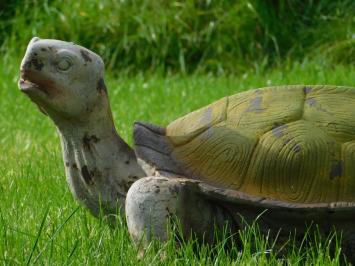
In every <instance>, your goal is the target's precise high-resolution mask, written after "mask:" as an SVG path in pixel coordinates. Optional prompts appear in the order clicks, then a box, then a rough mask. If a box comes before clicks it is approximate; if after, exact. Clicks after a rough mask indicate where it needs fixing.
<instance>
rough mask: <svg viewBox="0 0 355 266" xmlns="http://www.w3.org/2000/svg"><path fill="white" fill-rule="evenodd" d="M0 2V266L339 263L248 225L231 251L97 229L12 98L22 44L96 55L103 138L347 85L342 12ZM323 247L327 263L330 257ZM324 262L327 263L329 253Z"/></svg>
mask: <svg viewBox="0 0 355 266" xmlns="http://www.w3.org/2000/svg"><path fill="white" fill-rule="evenodd" d="M72 2H73V3H72V4H70V5H69V4H67V3H66V2H65V1H61V0H43V1H39V0H2V1H0V58H1V60H0V260H1V263H2V264H3V265H18V264H21V265H22V264H27V265H29V264H35V263H37V264H44V265H65V264H70V265H190V264H191V265H295V264H301V265H339V264H341V259H342V257H341V255H340V250H339V248H337V244H338V243H339V241H340V240H339V238H340V236H337V237H332V236H330V238H328V239H322V240H319V238H318V236H317V235H315V236H314V235H310V236H308V237H309V238H311V239H312V240H311V241H305V242H302V244H301V245H299V244H297V245H293V244H292V243H293V240H292V238H290V240H289V241H288V243H287V244H285V246H284V247H283V248H282V250H281V251H280V250H279V248H280V247H276V246H274V244H273V242H272V241H270V240H269V239H268V238H267V236H263V235H260V234H259V233H258V230H257V228H256V227H254V226H251V227H250V228H246V230H243V231H241V232H239V234H240V236H241V239H242V240H243V241H242V245H241V246H240V247H239V248H236V247H235V246H232V248H229V249H227V248H225V243H226V239H225V238H223V239H221V241H220V242H219V243H218V244H217V245H216V246H211V247H209V246H199V245H198V244H196V243H194V241H193V240H190V241H187V242H186V243H183V244H182V246H180V247H178V246H177V245H176V243H175V242H174V241H169V242H168V243H152V244H151V246H150V247H149V248H148V249H147V250H146V252H145V254H144V256H143V257H142V256H139V254H140V253H139V251H138V250H137V248H136V247H135V246H134V245H133V244H132V242H131V240H130V237H129V235H128V231H127V227H126V223H125V221H124V218H122V217H118V218H117V226H116V227H114V228H111V227H109V226H108V225H107V224H106V222H105V221H104V219H95V218H93V217H92V216H91V215H90V214H89V212H88V211H87V210H85V209H84V208H82V207H81V206H79V205H78V203H77V202H76V201H75V200H74V199H73V198H72V195H71V194H70V192H69V189H68V186H67V184H66V180H65V175H64V165H63V162H62V158H61V148H60V145H59V138H58V136H57V133H56V129H55V127H54V125H53V124H52V122H51V121H50V120H49V119H48V117H46V116H45V115H43V114H42V113H41V112H39V111H38V110H37V108H36V106H35V105H34V104H32V103H31V102H30V101H29V100H28V99H27V98H26V97H25V96H24V95H22V94H21V92H20V91H19V90H18V89H17V79H18V72H19V65H20V60H21V57H22V56H23V55H24V52H25V50H24V49H25V47H26V45H27V43H28V41H29V40H30V38H32V37H33V36H39V37H41V38H56V39H63V40H67V41H75V42H77V43H78V44H82V45H85V46H86V47H88V48H90V49H93V50H94V51H96V52H97V53H98V54H100V55H101V56H102V57H103V59H104V61H105V63H106V66H107V74H106V78H105V79H106V84H107V86H108V91H109V96H110V102H111V107H112V112H113V116H114V120H115V122H116V127H117V130H118V132H119V133H120V135H121V136H122V137H123V139H125V140H126V141H127V142H128V143H129V144H130V145H131V144H132V136H131V134H132V124H133V122H134V121H137V120H141V121H147V122H151V123H155V124H160V125H167V124H168V123H169V122H170V121H173V120H174V119H176V118H178V117H179V116H181V115H183V114H186V113H188V112H190V111H193V110H195V109H197V108H199V107H203V106H205V105H207V104H209V103H211V102H213V101H214V100H217V99H219V98H221V97H223V96H226V95H231V94H234V93H238V92H240V91H244V90H248V89H252V88H260V87H266V86H274V85H289V84H329V85H345V86H352V87H354V86H355V65H354V62H355V37H354V36H355V34H354V32H355V20H354V12H355V2H354V1H353V0H342V1H340V0H337V1H336V0H324V1H293V0H290V1H264V0H240V1H209V0H206V1H202V0H201V1H200V0H199V1H196V0H186V1H163V0H160V1H159V0H156V1H151V0H132V1H114V0H100V1H95V0H90V1H87V0H77V1H72ZM332 246H333V247H334V246H335V249H334V250H332V251H330V247H332ZM331 254H332V255H331Z"/></svg>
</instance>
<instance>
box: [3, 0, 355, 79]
mask: <svg viewBox="0 0 355 266" xmlns="http://www.w3.org/2000/svg"><path fill="white" fill-rule="evenodd" d="M2 5H3V7H4V8H3V10H2V11H0V21H1V26H0V29H3V32H2V33H0V38H1V39H2V40H3V42H4V44H3V46H2V51H3V52H6V53H7V54H9V51H13V52H14V53H11V56H16V55H18V54H21V53H22V51H23V50H24V48H25V46H26V44H27V43H28V40H29V39H30V38H31V37H32V36H34V35H38V36H40V37H42V38H56V39H64V40H71V41H74V42H78V43H80V44H82V45H84V46H86V47H88V48H91V49H93V50H95V51H96V52H98V53H99V54H100V55H102V56H103V57H104V60H105V62H107V65H108V69H110V70H113V69H114V70H118V69H119V70H120V71H121V72H122V71H123V72H129V73H132V72H133V73H135V72H142V71H143V72H149V71H162V72H164V73H166V72H182V73H191V72H198V73H200V72H213V73H226V72H227V73H241V72H244V71H245V70H246V69H248V68H250V67H251V66H253V65H255V64H257V65H258V64H260V63H263V64H266V65H268V66H270V65H272V64H276V63H279V62H280V61H281V60H283V59H285V58H290V59H291V60H303V59H304V57H311V58H312V57H319V56H320V57H323V58H328V59H329V63H339V62H341V63H350V64H351V63H353V62H354V61H355V39H354V36H355V35H354V34H355V19H354V14H355V2H354V1H352V0H344V1H335V0H324V1H294V0H289V1H277V0H275V1H263V0H241V1H211V0H187V1H176V0H174V1H164V0H157V1H149V0H132V1H116V0H101V1H93V0H91V1H87V0H77V1H71V2H70V4H66V2H65V1H61V0H51V1H50V0H44V1H42V0H23V1H8V0H7V1H5V2H4V3H2Z"/></svg>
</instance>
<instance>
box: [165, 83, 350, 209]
mask: <svg viewBox="0 0 355 266" xmlns="http://www.w3.org/2000/svg"><path fill="white" fill-rule="evenodd" d="M354 106H355V90H354V89H351V88H346V87H331V86H289V87H287V86H283V87H272V88H265V89H258V90H252V91H247V92H243V93H240V94H236V95H232V96H229V97H225V98H223V99H222V100H220V101H217V102H215V103H214V104H212V105H210V106H208V107H206V108H202V109H200V110H198V111H197V112H194V113H192V114H189V115H187V116H185V117H183V118H181V119H180V120H177V121H175V122H173V123H172V124H171V125H169V126H168V128H167V129H168V130H167V132H168V133H167V136H168V137H169V139H170V140H171V142H172V143H173V144H174V145H175V147H174V149H173V152H172V154H171V156H172V157H173V158H174V159H175V160H177V161H179V162H180V163H181V164H182V165H184V166H185V167H186V169H187V170H188V172H189V175H190V177H192V178H197V179H201V180H203V181H205V182H208V183H211V184H213V185H216V186H220V187H225V188H231V189H237V190H240V191H243V192H246V193H249V194H252V195H255V196H266V197H269V198H274V199H280V200H284V201H288V202H296V203H315V202H336V201H353V200H354V199H355V108H354ZM208 113H210V114H211V115H207V114H208ZM204 117H207V118H208V119H207V118H206V119H204ZM172 133H174V134H172ZM186 136H187V137H186ZM192 136H193V137H192ZM176 139H178V140H181V139H183V140H184V141H176ZM177 144H178V145H177Z"/></svg>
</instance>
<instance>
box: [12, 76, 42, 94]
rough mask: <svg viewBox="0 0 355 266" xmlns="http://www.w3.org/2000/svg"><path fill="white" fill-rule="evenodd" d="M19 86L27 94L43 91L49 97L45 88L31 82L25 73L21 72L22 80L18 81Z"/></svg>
mask: <svg viewBox="0 0 355 266" xmlns="http://www.w3.org/2000/svg"><path fill="white" fill-rule="evenodd" d="M18 86H19V88H20V90H21V91H22V92H25V93H27V92H31V91H41V92H43V93H44V94H47V95H48V92H47V90H46V89H45V88H43V87H42V86H40V85H38V84H36V83H34V82H32V81H31V80H29V79H28V78H27V76H26V75H25V72H24V71H21V75H20V79H19V81H18Z"/></svg>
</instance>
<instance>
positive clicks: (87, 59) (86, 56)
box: [80, 49, 92, 63]
mask: <svg viewBox="0 0 355 266" xmlns="http://www.w3.org/2000/svg"><path fill="white" fill-rule="evenodd" d="M80 54H81V57H82V58H83V59H84V61H85V62H86V63H87V62H92V59H91V57H90V55H89V52H88V51H86V50H83V49H80Z"/></svg>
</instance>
